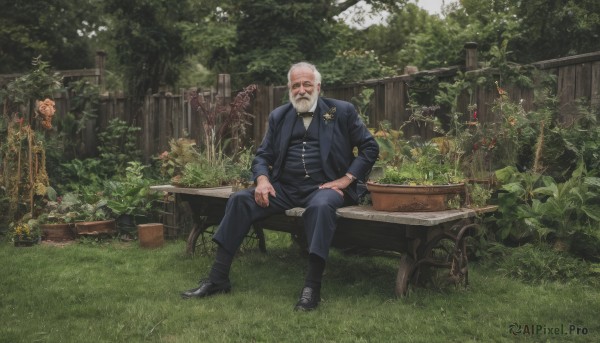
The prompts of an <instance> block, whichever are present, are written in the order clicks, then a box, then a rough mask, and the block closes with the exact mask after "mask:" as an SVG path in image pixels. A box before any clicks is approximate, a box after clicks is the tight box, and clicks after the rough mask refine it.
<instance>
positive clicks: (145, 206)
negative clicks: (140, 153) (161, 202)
mask: <svg viewBox="0 0 600 343" xmlns="http://www.w3.org/2000/svg"><path fill="white" fill-rule="evenodd" d="M144 168H145V167H144V166H143V165H142V164H141V163H140V162H137V161H134V162H129V163H128V167H127V168H126V173H125V177H124V178H123V179H120V180H109V181H106V182H105V188H106V192H107V194H108V195H109V199H108V200H107V202H106V206H107V207H108V208H109V209H110V210H111V211H112V213H113V214H114V215H115V217H116V220H117V226H118V228H119V230H120V231H122V232H124V233H127V234H131V233H132V232H134V230H135V228H136V226H137V224H140V223H143V222H146V221H147V220H146V218H147V217H148V216H149V215H150V213H151V212H152V210H153V206H154V203H155V202H156V201H157V200H158V199H159V197H160V194H158V193H156V192H151V191H150V185H151V183H152V182H151V181H150V180H149V179H147V178H146V177H144V173H143V171H144Z"/></svg>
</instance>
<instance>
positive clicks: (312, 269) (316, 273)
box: [304, 254, 325, 291]
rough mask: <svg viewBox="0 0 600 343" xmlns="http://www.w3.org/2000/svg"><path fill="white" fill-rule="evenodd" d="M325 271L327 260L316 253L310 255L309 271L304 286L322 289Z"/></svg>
mask: <svg viewBox="0 0 600 343" xmlns="http://www.w3.org/2000/svg"><path fill="white" fill-rule="evenodd" d="M324 271H325V260H324V259H322V258H321V257H319V256H318V255H315V254H310V255H308V272H307V273H306V280H304V286H305V287H310V288H312V289H315V290H317V291H320V290H321V280H322V279H323V272H324Z"/></svg>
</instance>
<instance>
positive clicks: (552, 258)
mask: <svg viewBox="0 0 600 343" xmlns="http://www.w3.org/2000/svg"><path fill="white" fill-rule="evenodd" d="M490 252H492V256H493V258H492V259H488V263H490V262H491V263H492V266H493V267H495V268H497V270H498V271H499V272H501V273H502V274H503V275H504V276H506V277H510V278H517V279H519V280H522V281H524V282H527V283H533V284H538V283H544V282H548V281H559V282H578V281H582V282H589V283H592V284H594V283H595V284H598V280H599V279H598V276H597V275H596V276H594V271H593V269H592V264H590V263H588V262H585V261H582V260H579V259H577V258H574V257H572V256H570V255H568V254H567V253H563V252H557V251H556V250H554V249H553V248H552V247H550V246H549V245H546V244H537V245H533V244H525V245H523V246H520V247H516V248H509V247H506V246H502V245H499V244H497V245H494V246H493V247H492V248H490Z"/></svg>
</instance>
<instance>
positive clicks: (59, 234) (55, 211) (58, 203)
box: [38, 187, 81, 241]
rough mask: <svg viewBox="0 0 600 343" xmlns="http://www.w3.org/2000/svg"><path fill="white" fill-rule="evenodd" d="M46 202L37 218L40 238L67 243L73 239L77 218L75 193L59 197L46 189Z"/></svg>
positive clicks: (50, 188) (77, 203) (78, 202)
mask: <svg viewBox="0 0 600 343" xmlns="http://www.w3.org/2000/svg"><path fill="white" fill-rule="evenodd" d="M47 194H48V201H47V202H46V205H45V206H44V208H43V209H42V213H41V214H40V215H39V217H38V222H39V224H40V229H41V230H42V238H43V239H44V240H49V241H69V240H72V239H74V238H75V221H76V220H77V218H78V217H79V212H78V208H79V207H80V206H81V204H80V200H79V198H78V197H77V194H75V193H66V194H65V195H64V196H62V197H59V196H57V194H56V191H54V189H53V188H52V187H48V192H47Z"/></svg>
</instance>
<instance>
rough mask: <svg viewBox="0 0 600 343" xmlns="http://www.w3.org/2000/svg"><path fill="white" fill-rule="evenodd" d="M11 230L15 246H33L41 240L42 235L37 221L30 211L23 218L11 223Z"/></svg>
mask: <svg viewBox="0 0 600 343" xmlns="http://www.w3.org/2000/svg"><path fill="white" fill-rule="evenodd" d="M9 232H10V237H11V240H12V241H13V244H14V245H15V247H28V246H33V245H34V244H37V243H38V242H39V241H40V240H41V236H42V235H41V231H40V228H39V225H38V223H37V221H36V220H35V219H32V218H31V215H30V213H28V214H26V215H25V216H24V217H23V218H21V220H19V221H17V222H12V223H10V225H9Z"/></svg>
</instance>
